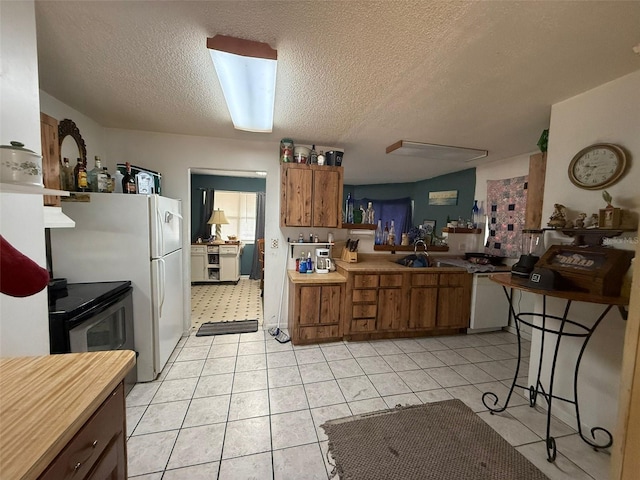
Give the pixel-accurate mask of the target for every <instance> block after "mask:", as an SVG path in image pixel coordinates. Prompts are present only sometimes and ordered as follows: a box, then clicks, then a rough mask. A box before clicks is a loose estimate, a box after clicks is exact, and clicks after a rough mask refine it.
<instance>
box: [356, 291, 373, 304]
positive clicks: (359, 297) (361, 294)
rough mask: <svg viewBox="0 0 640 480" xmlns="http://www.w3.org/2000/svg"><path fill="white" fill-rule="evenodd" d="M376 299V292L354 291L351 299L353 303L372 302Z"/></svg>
mask: <svg viewBox="0 0 640 480" xmlns="http://www.w3.org/2000/svg"><path fill="white" fill-rule="evenodd" d="M377 297H378V292H377V290H354V291H353V292H352V293H351V298H352V300H353V301H354V302H374V303H375V301H376V298H377Z"/></svg>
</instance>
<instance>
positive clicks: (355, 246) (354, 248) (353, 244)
mask: <svg viewBox="0 0 640 480" xmlns="http://www.w3.org/2000/svg"><path fill="white" fill-rule="evenodd" d="M358 243H360V239H357V240H354V241H353V242H351V246H350V247H349V251H350V252H357V251H358Z"/></svg>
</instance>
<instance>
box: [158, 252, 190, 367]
mask: <svg viewBox="0 0 640 480" xmlns="http://www.w3.org/2000/svg"><path fill="white" fill-rule="evenodd" d="M151 272H152V282H151V283H152V285H153V330H154V338H155V343H156V345H157V346H158V348H156V354H155V368H156V373H160V372H161V371H162V369H163V368H164V366H165V365H166V363H167V360H169V356H170V355H171V353H172V352H173V350H174V349H175V347H176V345H177V344H178V341H179V340H180V337H181V336H182V333H183V328H184V321H183V318H182V316H183V307H184V300H183V298H182V292H183V289H182V250H177V251H175V252H173V253H170V254H169V255H166V256H165V257H163V258H159V259H154V260H152V261H151Z"/></svg>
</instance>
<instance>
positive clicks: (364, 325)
mask: <svg viewBox="0 0 640 480" xmlns="http://www.w3.org/2000/svg"><path fill="white" fill-rule="evenodd" d="M375 331H376V319H375V318H368V319H361V320H351V333H356V332H375Z"/></svg>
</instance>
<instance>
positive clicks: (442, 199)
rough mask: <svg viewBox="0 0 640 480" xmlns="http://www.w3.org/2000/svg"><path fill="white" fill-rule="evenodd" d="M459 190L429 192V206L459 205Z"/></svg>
mask: <svg viewBox="0 0 640 480" xmlns="http://www.w3.org/2000/svg"><path fill="white" fill-rule="evenodd" d="M457 204H458V190H443V191H440V192H429V205H457Z"/></svg>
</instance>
